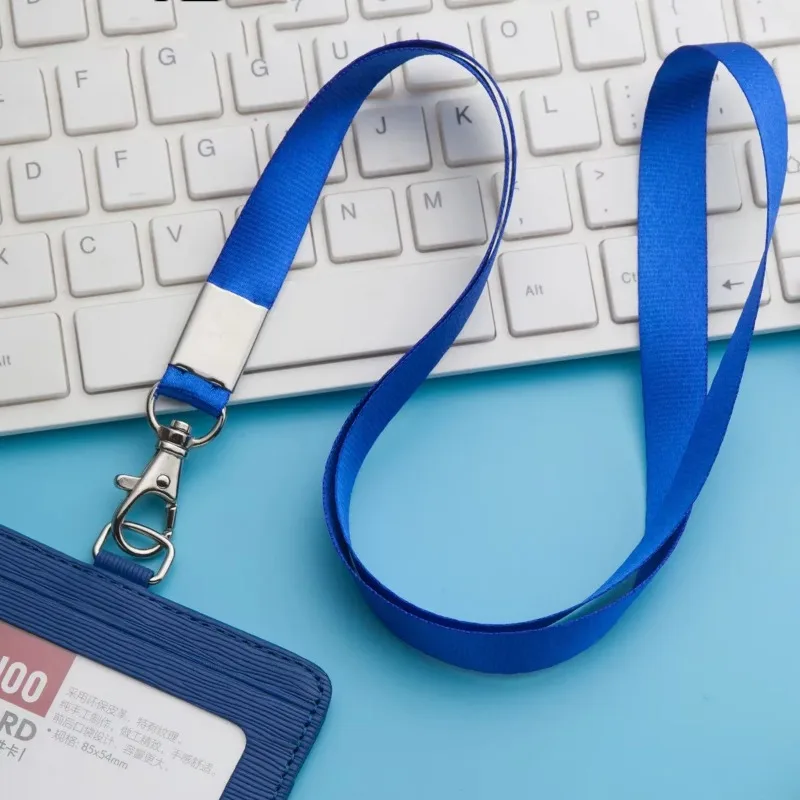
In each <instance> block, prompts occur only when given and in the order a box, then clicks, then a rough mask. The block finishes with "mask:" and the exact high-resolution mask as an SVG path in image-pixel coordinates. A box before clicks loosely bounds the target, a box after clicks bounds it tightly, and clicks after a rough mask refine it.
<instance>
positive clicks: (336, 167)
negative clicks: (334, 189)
mask: <svg viewBox="0 0 800 800" xmlns="http://www.w3.org/2000/svg"><path fill="white" fill-rule="evenodd" d="M290 125H291V123H290V122H282V123H281V122H270V124H269V125H268V126H267V143H268V144H269V154H270V157H272V156H273V155H274V154H275V151H276V150H277V149H278V145H279V144H280V143H281V142H282V141H283V137H284V136H286V132H287V131H288V130H289V127H290ZM346 178H347V165H346V164H345V161H344V153H343V152H342V150H341V148H340V149H339V152H338V153H337V155H336V160H335V161H334V162H333V166H332V167H331V171H330V173H329V175H328V180H327V181H326V183H341V182H342V181H343V180H345V179H346Z"/></svg>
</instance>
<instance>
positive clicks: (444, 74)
mask: <svg viewBox="0 0 800 800" xmlns="http://www.w3.org/2000/svg"><path fill="white" fill-rule="evenodd" d="M415 23H416V24H415ZM400 39H406V40H408V39H432V40H434V41H439V42H447V44H451V45H454V46H455V47H457V48H459V50H463V51H464V52H465V53H470V54H472V38H471V36H470V31H469V25H468V24H467V23H466V21H464V20H458V21H457V20H454V19H439V20H432V19H430V18H428V17H425V18H424V19H421V20H419V21H418V22H417V21H416V20H415V21H414V23H412V22H409V23H408V24H405V25H403V27H402V28H400ZM403 75H404V76H405V80H406V88H407V89H408V90H409V91H410V92H427V91H432V90H434V89H447V88H451V87H458V86H471V85H472V84H473V83H475V79H474V78H473V77H472V75H470V73H469V72H468V71H467V70H466V69H464V67H462V66H460V65H459V64H456V63H454V62H453V61H451V60H450V59H448V58H443V57H442V56H423V57H422V58H415V59H413V60H412V61H408V62H406V63H405V64H404V65H403Z"/></svg>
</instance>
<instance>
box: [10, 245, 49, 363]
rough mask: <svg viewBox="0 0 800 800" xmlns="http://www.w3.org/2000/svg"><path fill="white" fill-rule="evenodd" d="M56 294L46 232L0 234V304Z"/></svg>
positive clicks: (43, 299) (42, 299)
mask: <svg viewBox="0 0 800 800" xmlns="http://www.w3.org/2000/svg"><path fill="white" fill-rule="evenodd" d="M55 297H56V285H55V283H54V281H53V262H52V259H51V256H50V240H49V239H48V238H47V235H46V234H44V233H28V234H24V235H22V236H4V237H2V238H0V307H4V306H16V305H24V304H25V303H46V302H48V301H49V300H55ZM2 374H3V373H2V370H0V376H2Z"/></svg>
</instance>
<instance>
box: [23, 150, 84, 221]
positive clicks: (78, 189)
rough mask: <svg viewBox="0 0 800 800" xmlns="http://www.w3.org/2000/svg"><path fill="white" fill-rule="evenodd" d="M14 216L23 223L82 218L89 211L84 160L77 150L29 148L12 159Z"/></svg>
mask: <svg viewBox="0 0 800 800" xmlns="http://www.w3.org/2000/svg"><path fill="white" fill-rule="evenodd" d="M8 163H9V171H10V174H11V189H12V193H13V195H14V213H15V214H16V217H17V219H18V220H19V221H20V222H35V221H37V220H45V219H58V218H60V217H79V216H81V215H83V214H85V213H86V212H87V211H88V210H89V203H88V201H87V198H86V182H85V179H84V174H83V158H82V157H81V153H80V150H78V149H77V148H75V147H63V146H52V147H50V146H48V147H38V148H30V149H29V150H26V151H25V153H24V154H21V153H14V154H13V155H12V156H11V157H10V158H9V162H8Z"/></svg>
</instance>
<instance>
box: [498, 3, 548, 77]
mask: <svg viewBox="0 0 800 800" xmlns="http://www.w3.org/2000/svg"><path fill="white" fill-rule="evenodd" d="M483 38H484V40H485V41H486V53H487V55H488V56H489V68H490V69H491V71H492V74H493V75H494V77H495V78H497V79H498V80H501V81H505V80H516V79H519V78H537V77H540V76H542V75H555V74H556V73H558V72H561V54H560V53H559V50H558V40H557V39H556V26H555V21H554V19H553V12H552V11H550V10H549V9H547V8H536V7H534V8H526V9H525V13H524V14H512V13H506V14H503V15H502V16H491V17H484V19H483Z"/></svg>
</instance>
